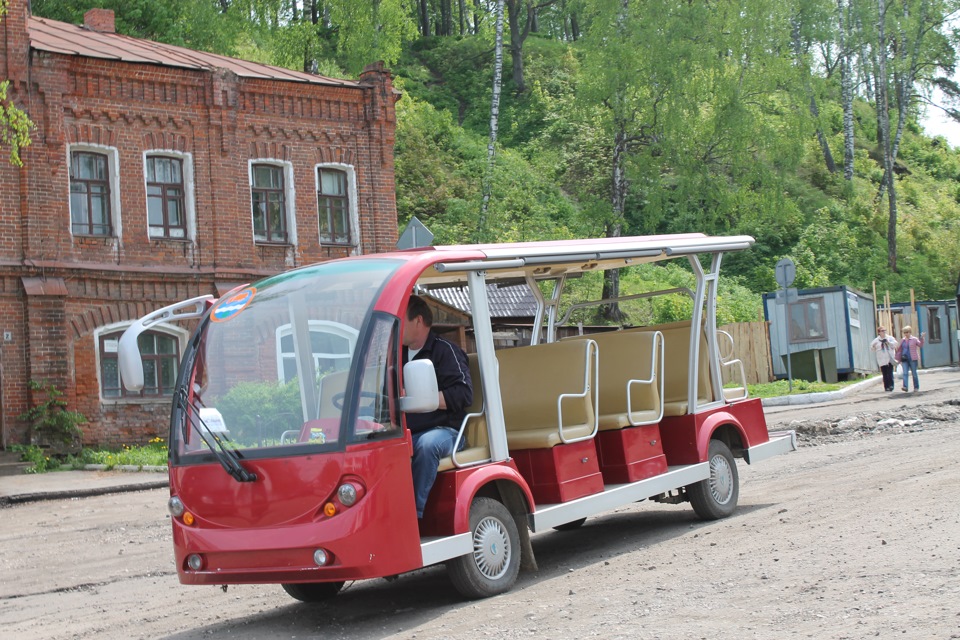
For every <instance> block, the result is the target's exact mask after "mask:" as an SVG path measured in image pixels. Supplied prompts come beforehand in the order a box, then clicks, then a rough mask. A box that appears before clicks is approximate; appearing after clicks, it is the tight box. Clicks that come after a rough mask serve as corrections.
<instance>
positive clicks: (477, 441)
mask: <svg viewBox="0 0 960 640" xmlns="http://www.w3.org/2000/svg"><path fill="white" fill-rule="evenodd" d="M467 360H468V361H469V363H470V381H471V382H472V383H473V402H472V403H471V404H470V406H469V407H467V415H466V417H465V418H464V419H463V424H461V425H460V433H461V436H460V437H465V438H466V439H467V447H466V448H464V449H463V450H462V451H457V452H454V454H453V455H450V456H447V457H446V458H441V459H440V463H439V465H438V466H437V471H447V470H448V469H455V468H460V467H469V466H474V465H477V464H483V463H484V462H489V460H490V445H489V440H488V439H487V418H486V413H485V407H484V403H483V385H481V384H480V366H479V363H478V361H477V354H475V353H471V354H468V355H467Z"/></svg>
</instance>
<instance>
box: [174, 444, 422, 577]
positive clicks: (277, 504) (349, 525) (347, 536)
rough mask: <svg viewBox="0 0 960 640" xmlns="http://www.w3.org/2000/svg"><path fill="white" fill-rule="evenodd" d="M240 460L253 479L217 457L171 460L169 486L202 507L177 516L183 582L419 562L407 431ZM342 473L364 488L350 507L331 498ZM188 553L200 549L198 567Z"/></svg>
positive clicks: (322, 573) (400, 568) (348, 572)
mask: <svg viewBox="0 0 960 640" xmlns="http://www.w3.org/2000/svg"><path fill="white" fill-rule="evenodd" d="M243 464H244V466H245V467H246V468H247V469H249V470H250V471H254V472H256V474H257V476H258V477H257V480H256V481H255V482H237V481H236V480H234V479H233V478H232V477H230V476H229V475H227V473H226V472H225V471H224V470H223V469H222V468H221V467H220V466H219V465H217V464H205V465H195V466H180V467H173V468H171V470H170V486H171V493H172V494H173V495H177V496H179V497H180V499H181V500H183V503H184V505H185V506H186V509H187V511H189V512H190V513H192V514H193V515H194V516H195V517H196V521H195V522H194V524H193V525H191V526H187V525H186V524H184V523H183V521H182V519H181V518H174V519H173V540H174V550H175V556H176V562H177V571H178V573H179V576H180V581H181V582H183V583H184V584H233V583H261V582H322V581H335V580H353V579H359V578H373V577H379V576H387V575H394V574H397V573H402V572H404V571H410V570H412V569H416V568H418V567H420V566H421V564H422V558H421V555H420V541H419V536H418V535H417V518H416V510H415V509H414V500H413V482H412V477H411V473H410V444H409V438H400V439H395V440H391V441H380V442H372V443H369V444H364V445H360V446H356V447H351V448H350V449H348V451H347V452H345V453H344V452H340V453H329V454H324V455H322V456H321V455H317V456H299V457H287V458H278V459H268V460H244V462H243ZM344 477H349V479H351V480H353V481H358V482H359V483H360V484H362V485H363V488H364V491H363V495H362V497H361V498H360V500H358V501H357V503H356V504H355V505H353V506H352V507H349V508H346V507H343V506H342V505H340V504H339V501H337V500H335V499H334V496H335V493H336V490H337V487H338V486H339V484H340V482H341V480H342V479H343V478H344ZM328 501H332V502H334V503H335V504H336V505H337V507H338V511H339V512H338V513H337V514H336V515H334V516H333V517H326V516H324V515H323V505H324V503H326V502H328ZM318 548H323V549H325V550H326V551H327V552H328V553H329V554H331V555H332V560H331V561H330V562H329V563H328V565H327V566H324V567H317V566H316V564H315V563H314V561H313V552H314V550H316V549H318ZM192 553H199V554H201V555H202V556H203V558H204V566H203V568H202V569H201V570H200V571H192V570H190V569H187V568H186V557H187V556H188V555H189V554H192Z"/></svg>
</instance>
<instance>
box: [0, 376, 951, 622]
mask: <svg viewBox="0 0 960 640" xmlns="http://www.w3.org/2000/svg"><path fill="white" fill-rule="evenodd" d="M921 382H922V384H923V386H924V388H925V390H924V391H923V392H921V393H920V394H903V393H901V392H896V393H894V394H885V393H884V392H882V391H877V390H872V389H868V390H865V391H862V392H858V393H856V394H853V395H851V396H850V397H848V398H845V399H844V400H841V401H837V402H832V403H829V404H825V405H817V406H809V407H806V406H803V407H783V408H771V409H770V410H769V411H768V421H769V423H770V428H771V430H776V429H781V428H794V429H797V430H798V433H799V435H800V445H801V446H800V450H799V451H797V452H796V453H792V454H789V455H786V456H780V457H778V458H774V459H771V460H768V461H765V462H763V463H760V464H758V465H755V466H748V465H745V464H741V465H740V480H741V493H740V508H739V509H738V511H737V513H736V514H735V515H734V516H733V517H731V518H728V519H726V520H722V521H718V522H709V523H707V522H701V521H700V520H698V519H697V518H696V517H695V516H694V514H693V511H692V509H690V507H689V505H679V506H670V505H657V504H653V503H646V502H644V503H637V504H634V505H631V506H629V507H625V508H622V509H618V510H617V511H615V512H611V513H609V514H607V515H605V516H603V517H599V518H595V519H591V520H589V521H587V523H586V524H585V525H584V526H583V527H582V528H580V529H579V530H576V531H570V532H553V531H551V532H546V533H541V534H538V535H536V536H534V550H535V552H536V555H537V561H538V563H539V567H540V568H539V571H538V572H536V573H525V574H524V573H522V574H521V576H520V579H519V581H518V583H517V585H516V586H515V587H514V589H513V590H512V591H511V592H510V593H507V594H504V595H502V596H498V597H495V598H490V599H488V600H482V601H475V602H463V601H462V600H460V599H459V598H458V596H457V595H456V592H454V591H453V589H452V588H451V587H450V584H449V582H448V581H447V579H446V575H445V572H444V570H443V569H442V568H430V569H425V570H422V571H418V572H415V573H412V574H407V575H404V576H401V577H400V578H398V579H396V580H394V581H390V582H388V581H386V580H374V581H368V582H362V583H353V584H350V585H348V587H347V588H346V589H345V590H344V592H342V593H341V595H340V596H339V597H338V598H337V599H336V600H334V601H333V602H331V603H329V604H327V605H325V606H311V605H305V604H300V603H297V602H295V601H293V600H291V599H290V598H289V597H288V596H286V594H284V593H283V591H282V590H280V588H279V587H272V586H231V587H230V588H229V589H228V590H227V591H223V590H221V589H220V588H216V587H187V586H182V585H180V584H179V583H178V581H177V577H176V574H175V572H174V569H173V563H172V550H171V544H170V540H169V521H168V516H167V515H166V508H165V501H166V492H165V490H151V491H143V492H138V493H127V494H120V495H108V496H101V497H92V498H82V499H74V500H65V501H51V502H36V503H29V504H23V505H18V506H13V507H9V508H6V509H3V510H0V516H2V518H3V526H2V528H0V576H2V579H0V629H3V635H4V637H7V638H17V639H18V640H31V639H34V638H36V639H40V638H43V639H47V638H98V639H99V638H207V637H230V638H242V639H254V638H331V639H336V638H350V639H353V640H358V639H359V640H362V639H367V638H371V639H373V638H376V639H383V638H421V639H427V638H430V639H433V638H470V639H471V640H473V639H476V638H603V639H616V638H623V639H627V638H630V639H637V638H641V639H643V638H663V639H665V640H666V639H670V640H674V639H678V638H684V639H686V638H705V639H710V640H716V639H727V638H729V639H734V638H737V639H749V638H756V639H764V640H767V639H771V638H777V639H779V638H817V639H844V638H849V639H859V638H916V639H918V640H919V639H923V640H928V639H930V638H938V639H939V638H960V604H958V603H960V507H958V504H957V498H956V496H957V495H960V465H958V464H957V460H958V459H960V438H957V437H955V436H957V435H960V404H958V402H957V398H960V394H958V387H960V374H958V372H957V371H956V370H951V371H943V372H938V373H929V374H927V375H925V376H924V377H923V378H922V380H921ZM878 386H879V385H878Z"/></svg>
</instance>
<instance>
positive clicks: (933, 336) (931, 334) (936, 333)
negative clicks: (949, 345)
mask: <svg viewBox="0 0 960 640" xmlns="http://www.w3.org/2000/svg"><path fill="white" fill-rule="evenodd" d="M927 342H930V343H932V344H939V343H941V342H943V336H942V335H941V331H940V307H927Z"/></svg>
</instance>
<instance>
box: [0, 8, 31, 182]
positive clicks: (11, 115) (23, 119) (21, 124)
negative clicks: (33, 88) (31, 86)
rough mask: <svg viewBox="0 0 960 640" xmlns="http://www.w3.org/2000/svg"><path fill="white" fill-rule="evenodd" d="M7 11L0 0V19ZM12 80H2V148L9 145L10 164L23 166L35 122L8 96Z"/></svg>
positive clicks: (0, 130) (0, 142)
mask: <svg viewBox="0 0 960 640" xmlns="http://www.w3.org/2000/svg"><path fill="white" fill-rule="evenodd" d="M6 13H7V0H0V19H3V16H4V14H6ZM9 89H10V81H9V80H3V81H2V82H0V148H2V147H9V149H10V155H9V156H8V159H9V161H10V164H12V165H14V166H16V167H22V166H23V162H22V161H21V159H20V150H21V149H22V148H23V147H26V146H28V145H29V144H30V129H32V128H33V122H31V121H30V118H28V117H27V114H26V112H24V111H23V110H22V109H20V108H19V107H17V105H15V104H14V103H13V100H12V99H10V98H8V97H7V91H8V90H9Z"/></svg>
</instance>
